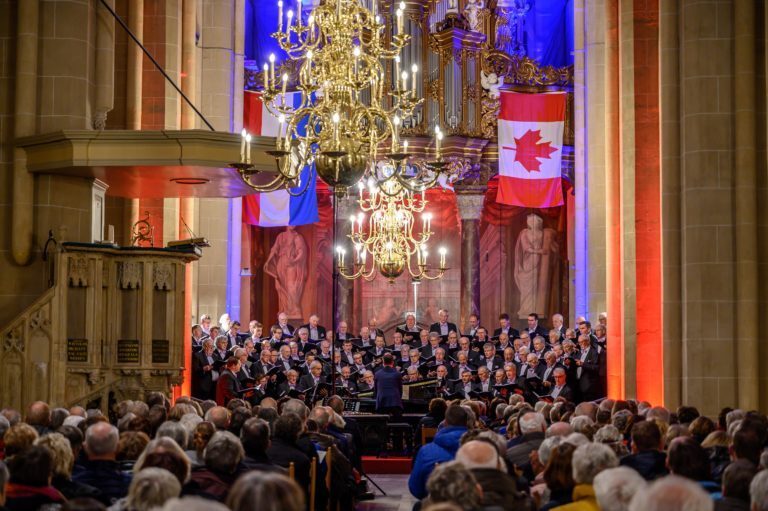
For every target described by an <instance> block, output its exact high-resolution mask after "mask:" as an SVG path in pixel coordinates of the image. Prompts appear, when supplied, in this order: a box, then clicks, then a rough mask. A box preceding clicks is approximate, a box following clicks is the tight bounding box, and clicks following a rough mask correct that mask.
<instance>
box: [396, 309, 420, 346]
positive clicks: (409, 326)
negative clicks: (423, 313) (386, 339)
mask: <svg viewBox="0 0 768 511" xmlns="http://www.w3.org/2000/svg"><path fill="white" fill-rule="evenodd" d="M397 332H400V334H401V335H402V336H403V341H405V342H406V343H410V342H412V341H413V340H414V339H415V338H417V337H418V336H419V325H417V324H416V316H415V315H414V314H413V313H412V312H409V313H408V314H406V315H405V324H404V325H400V326H399V327H397Z"/></svg>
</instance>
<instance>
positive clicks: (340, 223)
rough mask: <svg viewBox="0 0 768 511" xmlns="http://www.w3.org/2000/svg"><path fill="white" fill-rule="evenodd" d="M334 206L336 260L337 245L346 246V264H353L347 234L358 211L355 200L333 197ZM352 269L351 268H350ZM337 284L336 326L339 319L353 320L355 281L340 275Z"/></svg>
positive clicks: (335, 284)
mask: <svg viewBox="0 0 768 511" xmlns="http://www.w3.org/2000/svg"><path fill="white" fill-rule="evenodd" d="M333 207H334V208H336V212H335V214H336V225H335V227H334V228H335V232H334V245H333V251H334V261H335V259H336V257H335V255H336V247H337V246H341V247H344V248H345V250H346V251H347V258H346V261H345V262H346V264H347V265H348V266H351V264H352V261H353V260H354V259H353V254H352V245H351V244H350V243H349V238H347V234H348V233H349V217H350V216H351V215H353V214H355V213H357V207H356V205H355V201H354V199H353V198H351V197H343V198H341V199H339V198H338V197H333ZM349 271H351V270H349ZM334 286H336V310H335V311H334V318H335V321H334V326H335V325H338V324H339V321H346V322H347V323H349V322H350V321H351V320H352V314H353V311H354V293H353V291H354V285H353V281H351V280H347V279H345V278H344V277H342V276H340V275H339V277H338V278H337V280H336V282H335V283H334Z"/></svg>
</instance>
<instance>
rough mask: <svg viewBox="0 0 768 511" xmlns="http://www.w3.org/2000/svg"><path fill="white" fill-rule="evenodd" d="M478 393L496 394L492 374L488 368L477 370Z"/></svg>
mask: <svg viewBox="0 0 768 511" xmlns="http://www.w3.org/2000/svg"><path fill="white" fill-rule="evenodd" d="M477 380H478V381H477V391H478V392H490V393H491V394H493V393H494V389H493V382H492V381H491V372H490V371H489V370H488V368H487V367H485V366H481V367H480V368H478V370H477Z"/></svg>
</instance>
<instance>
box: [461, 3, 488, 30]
mask: <svg viewBox="0 0 768 511" xmlns="http://www.w3.org/2000/svg"><path fill="white" fill-rule="evenodd" d="M484 7H485V0H467V5H466V7H464V17H466V18H467V25H468V26H469V29H470V30H472V31H474V32H482V29H483V18H482V16H481V13H482V10H483V8H484Z"/></svg>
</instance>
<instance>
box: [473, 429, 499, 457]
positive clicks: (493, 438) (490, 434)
mask: <svg viewBox="0 0 768 511" xmlns="http://www.w3.org/2000/svg"><path fill="white" fill-rule="evenodd" d="M475 438H485V439H486V440H488V441H490V442H492V443H493V445H495V446H496V450H498V451H499V456H501V459H502V460H503V459H504V455H505V454H506V453H507V439H506V438H504V437H503V436H501V435H500V434H498V433H496V432H495V431H491V430H485V431H481V432H480V433H478V434H477V436H476V437H475Z"/></svg>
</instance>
